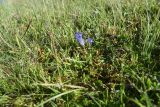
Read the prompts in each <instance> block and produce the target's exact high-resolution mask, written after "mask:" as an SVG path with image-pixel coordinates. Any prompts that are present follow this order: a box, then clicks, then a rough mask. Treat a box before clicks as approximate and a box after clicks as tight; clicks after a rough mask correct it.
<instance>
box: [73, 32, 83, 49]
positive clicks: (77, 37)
mask: <svg viewBox="0 0 160 107" xmlns="http://www.w3.org/2000/svg"><path fill="white" fill-rule="evenodd" d="M75 36H76V40H77V41H78V42H79V44H80V45H82V46H84V45H85V42H84V39H83V38H82V33H81V32H76V33H75Z"/></svg>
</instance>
